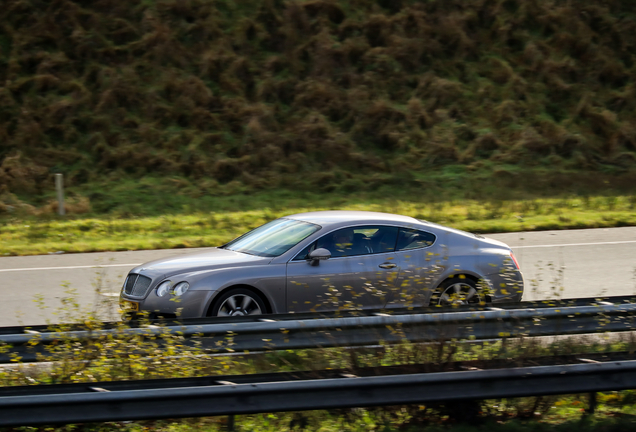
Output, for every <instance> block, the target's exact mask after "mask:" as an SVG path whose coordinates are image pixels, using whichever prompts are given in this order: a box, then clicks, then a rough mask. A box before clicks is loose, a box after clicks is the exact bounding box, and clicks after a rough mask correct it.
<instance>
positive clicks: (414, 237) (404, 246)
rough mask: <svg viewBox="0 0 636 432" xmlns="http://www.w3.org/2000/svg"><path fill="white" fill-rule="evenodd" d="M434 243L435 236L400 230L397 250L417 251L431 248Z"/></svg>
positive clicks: (411, 230)
mask: <svg viewBox="0 0 636 432" xmlns="http://www.w3.org/2000/svg"><path fill="white" fill-rule="evenodd" d="M433 243H435V236H434V235H433V234H431V233H427V232H424V231H419V230H414V229H406V228H401V229H400V235H399V237H398V243H397V250H409V249H418V248H424V247H428V246H431V245H432V244H433Z"/></svg>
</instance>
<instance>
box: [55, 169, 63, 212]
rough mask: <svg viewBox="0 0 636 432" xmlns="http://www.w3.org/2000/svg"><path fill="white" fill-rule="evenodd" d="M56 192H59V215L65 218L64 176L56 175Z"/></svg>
mask: <svg viewBox="0 0 636 432" xmlns="http://www.w3.org/2000/svg"><path fill="white" fill-rule="evenodd" d="M55 190H56V191H57V213H58V214H59V215H60V216H64V176H63V175H62V174H55Z"/></svg>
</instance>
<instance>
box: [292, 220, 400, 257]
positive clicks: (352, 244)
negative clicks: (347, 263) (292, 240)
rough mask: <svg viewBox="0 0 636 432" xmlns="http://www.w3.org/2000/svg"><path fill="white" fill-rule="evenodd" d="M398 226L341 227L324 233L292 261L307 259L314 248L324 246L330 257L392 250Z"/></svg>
mask: <svg viewBox="0 0 636 432" xmlns="http://www.w3.org/2000/svg"><path fill="white" fill-rule="evenodd" d="M397 235H398V228H396V227H387V226H360V227H350V228H342V229H339V230H337V231H334V232H332V233H329V234H326V235H325V236H323V237H321V238H320V239H318V240H316V241H315V242H314V243H312V244H311V245H309V246H307V247H306V248H305V249H303V250H302V251H301V252H300V253H299V254H298V255H296V257H295V258H294V259H293V261H301V260H304V259H307V257H308V255H309V253H310V252H311V251H313V250H315V249H319V248H325V249H327V250H328V251H329V252H331V257H332V258H339V257H347V256H358V255H369V254H375V253H383V252H393V251H394V250H395V243H396V241H397Z"/></svg>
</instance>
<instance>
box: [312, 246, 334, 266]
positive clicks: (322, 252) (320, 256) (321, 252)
mask: <svg viewBox="0 0 636 432" xmlns="http://www.w3.org/2000/svg"><path fill="white" fill-rule="evenodd" d="M329 258H331V252H329V250H327V249H325V248H318V249H316V250H314V251H311V253H310V254H309V259H308V260H307V261H309V262H310V264H311V265H312V266H317V265H318V264H320V261H323V260H326V259H329Z"/></svg>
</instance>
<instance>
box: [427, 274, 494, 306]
mask: <svg viewBox="0 0 636 432" xmlns="http://www.w3.org/2000/svg"><path fill="white" fill-rule="evenodd" d="M483 300H484V298H483V296H482V294H481V291H480V290H479V288H478V287H477V284H476V283H475V281H473V280H472V279H468V278H467V277H463V278H460V277H453V278H450V279H446V280H445V281H444V282H442V284H441V285H440V286H439V287H438V288H437V289H436V290H435V292H434V293H433V296H432V297H431V302H430V303H431V305H432V306H458V305H465V304H479V303H481V302H482V301H483Z"/></svg>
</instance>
